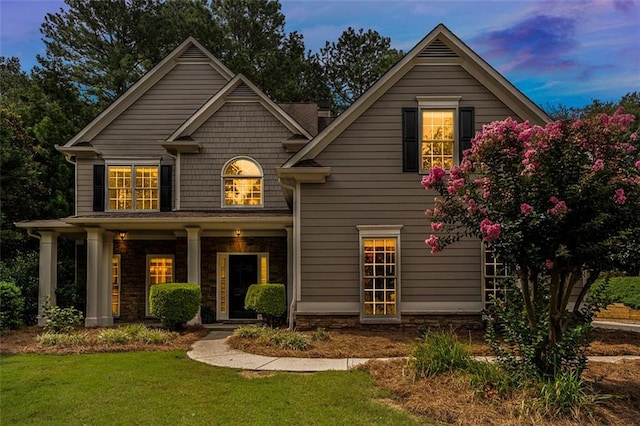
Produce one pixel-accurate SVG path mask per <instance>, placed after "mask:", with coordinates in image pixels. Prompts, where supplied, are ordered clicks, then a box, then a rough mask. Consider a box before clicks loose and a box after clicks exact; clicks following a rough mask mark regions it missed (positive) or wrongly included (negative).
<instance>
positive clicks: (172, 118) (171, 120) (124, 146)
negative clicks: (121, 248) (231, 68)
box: [76, 63, 227, 215]
mask: <svg viewBox="0 0 640 426" xmlns="http://www.w3.org/2000/svg"><path fill="white" fill-rule="evenodd" d="M226 82H227V80H226V79H225V78H224V77H222V76H221V75H220V74H219V73H218V72H217V71H216V70H214V69H213V68H212V67H211V66H210V65H209V64H206V63H179V64H177V65H176V66H175V67H174V68H173V69H172V70H171V71H169V72H168V73H167V74H166V75H165V76H164V77H163V78H162V79H161V80H160V81H159V82H157V83H156V84H155V85H154V86H153V87H151V88H150V89H149V90H148V91H147V92H146V93H144V94H143V95H142V96H141V97H140V98H139V99H138V100H137V101H136V102H134V103H133V104H132V105H131V106H130V107H129V108H127V109H126V110H125V111H124V112H123V113H122V114H120V115H119V116H118V117H117V118H116V119H115V120H113V121H112V122H111V123H110V124H109V125H108V126H107V127H106V128H105V129H104V130H103V131H102V132H100V133H99V134H98V135H97V136H96V137H95V138H94V139H93V140H91V144H92V145H93V146H94V147H95V148H97V149H98V150H99V151H100V152H102V156H103V157H105V158H108V157H132V158H162V162H163V163H166V164H172V163H173V159H172V158H171V157H169V156H168V155H167V152H166V151H165V149H164V148H162V146H161V145H160V141H162V140H165V139H167V137H169V136H170V135H171V134H172V133H173V132H174V131H175V130H176V129H177V128H178V127H179V126H180V125H181V124H182V123H183V122H184V121H186V120H187V119H188V118H189V117H190V116H191V115H192V114H193V113H194V112H196V111H197V110H198V108H200V107H201V106H202V105H203V104H204V103H205V102H206V101H207V100H208V99H209V98H211V97H212V96H213V95H214V94H215V93H216V92H217V91H218V90H219V89H220V88H221V87H222V86H223V85H224V84H226ZM100 161H101V160H100ZM94 163H95V161H88V160H82V159H80V160H79V161H78V176H77V195H76V203H77V214H79V215H82V214H91V213H92V211H93V174H92V173H93V172H92V167H93V164H94ZM174 172H175V169H174ZM174 175H175V173H174ZM174 179H175V176H174ZM173 192H174V198H175V190H174V191H173Z"/></svg>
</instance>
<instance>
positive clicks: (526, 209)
mask: <svg viewBox="0 0 640 426" xmlns="http://www.w3.org/2000/svg"><path fill="white" fill-rule="evenodd" d="M532 211H533V206H531V205H529V204H527V203H522V204H520V213H522V214H523V215H525V216H529V213H531V212H532Z"/></svg>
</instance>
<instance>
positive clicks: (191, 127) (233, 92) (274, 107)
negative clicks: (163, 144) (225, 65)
mask: <svg viewBox="0 0 640 426" xmlns="http://www.w3.org/2000/svg"><path fill="white" fill-rule="evenodd" d="M228 99H233V100H248V101H257V102H259V103H260V104H262V106H264V107H265V108H266V109H267V110H268V111H269V112H270V113H271V114H273V116H274V117H276V118H277V119H278V120H279V121H280V122H281V123H282V124H283V125H284V126H285V127H286V128H287V129H289V131H290V132H291V133H293V134H299V135H302V136H304V137H305V138H307V140H309V139H311V138H312V136H311V134H309V132H308V131H307V130H305V128H304V127H302V126H301V125H300V124H299V123H298V122H297V121H296V120H294V119H293V118H292V117H291V116H290V115H289V114H287V113H286V112H285V111H284V110H283V109H282V108H280V107H279V106H278V104H276V103H275V102H273V101H272V100H271V99H269V98H268V97H267V95H265V94H264V92H262V90H260V89H259V88H258V87H257V86H256V85H255V84H253V83H252V82H250V81H249V80H248V79H247V78H246V77H245V76H243V75H242V74H238V75H236V76H235V77H234V78H233V79H232V80H231V81H229V82H228V83H227V84H226V85H225V86H224V87H222V88H221V89H220V90H219V91H218V92H217V93H216V94H215V95H213V96H212V97H211V99H209V100H208V101H207V102H206V103H205V104H204V105H202V106H201V107H200V108H199V109H198V110H197V111H196V112H195V113H193V115H192V116H191V117H189V119H188V120H187V121H185V122H184V123H183V124H182V125H181V126H180V127H178V129H177V130H176V131H175V132H173V133H172V134H171V136H169V138H167V141H168V142H172V141H175V140H177V139H179V138H182V137H185V136H191V134H192V133H193V132H195V131H196V130H198V128H200V126H202V125H203V124H204V123H205V121H207V120H208V119H209V118H210V117H211V116H212V115H213V114H215V113H216V111H218V110H219V109H220V108H222V106H223V105H224V104H225V103H226V102H227V100H228Z"/></svg>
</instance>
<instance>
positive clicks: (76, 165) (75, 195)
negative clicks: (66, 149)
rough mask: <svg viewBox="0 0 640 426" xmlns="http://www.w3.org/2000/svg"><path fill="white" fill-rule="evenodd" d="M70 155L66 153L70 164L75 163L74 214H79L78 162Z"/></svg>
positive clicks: (66, 158)
mask: <svg viewBox="0 0 640 426" xmlns="http://www.w3.org/2000/svg"><path fill="white" fill-rule="evenodd" d="M71 158H72V157H71V156H70V155H65V156H64V159H65V160H66V161H67V163H69V164H73V214H74V215H76V216H77V215H78V162H77V161H73V160H72V159H71Z"/></svg>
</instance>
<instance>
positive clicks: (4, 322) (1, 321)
mask: <svg viewBox="0 0 640 426" xmlns="http://www.w3.org/2000/svg"><path fill="white" fill-rule="evenodd" d="M23 306H24V299H23V298H22V293H21V292H20V289H19V288H18V287H17V286H16V285H15V284H14V283H10V282H6V281H0V330H7V329H15V328H18V327H20V326H21V325H22V308H23Z"/></svg>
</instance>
